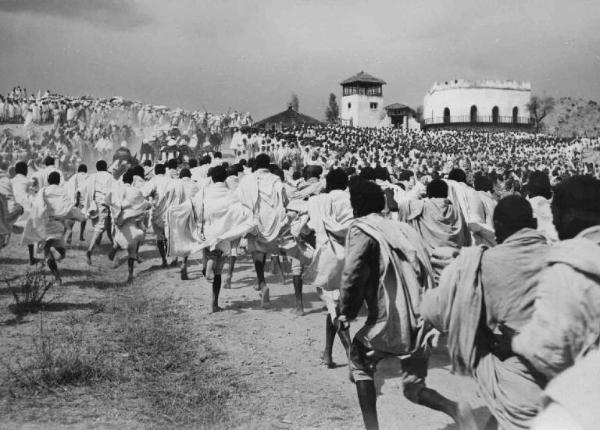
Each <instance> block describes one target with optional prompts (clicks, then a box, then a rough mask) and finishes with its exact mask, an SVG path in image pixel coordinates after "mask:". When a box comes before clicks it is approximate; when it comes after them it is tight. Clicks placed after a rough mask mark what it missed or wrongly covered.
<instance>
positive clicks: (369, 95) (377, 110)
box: [340, 72, 386, 127]
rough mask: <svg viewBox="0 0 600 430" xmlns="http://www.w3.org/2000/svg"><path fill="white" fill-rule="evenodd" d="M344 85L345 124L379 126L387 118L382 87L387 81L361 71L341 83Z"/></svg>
mask: <svg viewBox="0 0 600 430" xmlns="http://www.w3.org/2000/svg"><path fill="white" fill-rule="evenodd" d="M340 85H341V86H342V109H341V115H340V119H341V121H342V124H343V125H350V126H353V127H378V126H380V123H381V122H382V121H383V120H384V119H385V118H386V112H385V109H384V106H383V91H382V87H383V85H385V81H383V80H381V79H379V78H376V77H374V76H371V75H369V74H368V73H365V72H360V73H358V74H356V75H354V76H352V77H351V78H348V79H346V80H344V81H342V82H341V83H340Z"/></svg>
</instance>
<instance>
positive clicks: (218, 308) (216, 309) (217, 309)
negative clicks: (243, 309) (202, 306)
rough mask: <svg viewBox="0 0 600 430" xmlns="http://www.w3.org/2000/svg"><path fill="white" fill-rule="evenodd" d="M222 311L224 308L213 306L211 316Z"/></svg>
mask: <svg viewBox="0 0 600 430" xmlns="http://www.w3.org/2000/svg"><path fill="white" fill-rule="evenodd" d="M222 310H223V308H222V307H220V306H213V307H212V312H211V314H214V313H217V312H221V311H222Z"/></svg>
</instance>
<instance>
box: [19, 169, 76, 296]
mask: <svg viewBox="0 0 600 430" xmlns="http://www.w3.org/2000/svg"><path fill="white" fill-rule="evenodd" d="M47 183H48V186H47V187H44V188H42V189H41V190H40V191H38V193H37V194H36V196H35V199H34V201H33V204H32V208H31V214H30V217H29V219H28V220H27V224H26V225H25V231H24V233H23V239H24V241H26V242H27V243H39V244H40V246H41V247H42V249H43V250H44V257H45V258H46V264H47V265H48V268H49V269H50V271H51V272H52V274H53V275H54V277H55V279H56V281H57V282H58V283H59V284H60V283H61V282H62V279H61V277H60V273H59V271H58V264H57V262H58V261H60V260H62V259H63V258H64V257H65V252H66V247H65V243H64V234H65V230H66V227H65V223H66V222H67V221H69V220H72V219H75V220H78V221H81V220H83V219H84V216H83V214H82V213H81V211H80V210H79V209H77V208H76V207H75V206H74V205H73V203H72V202H71V200H70V199H69V197H68V195H67V192H66V190H65V188H64V187H61V186H60V175H59V173H58V172H51V173H50V174H49V175H48V181H47ZM54 252H56V253H57V254H58V258H55V256H54Z"/></svg>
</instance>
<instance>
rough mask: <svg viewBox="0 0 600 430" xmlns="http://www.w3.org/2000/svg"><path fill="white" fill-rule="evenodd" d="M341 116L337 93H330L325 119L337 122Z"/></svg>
mask: <svg viewBox="0 0 600 430" xmlns="http://www.w3.org/2000/svg"><path fill="white" fill-rule="evenodd" d="M339 117H340V107H339V106H338V103H337V100H336V98H335V94H333V93H330V94H329V104H328V105H327V109H325V119H326V120H327V122H328V123H330V124H335V123H337V121H338V118H339Z"/></svg>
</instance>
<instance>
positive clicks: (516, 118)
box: [512, 106, 519, 124]
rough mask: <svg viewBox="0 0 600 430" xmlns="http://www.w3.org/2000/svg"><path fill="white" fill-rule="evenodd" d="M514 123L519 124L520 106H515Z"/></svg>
mask: <svg viewBox="0 0 600 430" xmlns="http://www.w3.org/2000/svg"><path fill="white" fill-rule="evenodd" d="M512 119H513V124H518V123H519V108H518V107H516V106H515V107H514V108H513V118H512Z"/></svg>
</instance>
